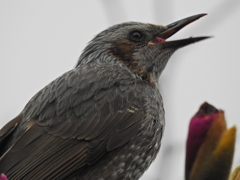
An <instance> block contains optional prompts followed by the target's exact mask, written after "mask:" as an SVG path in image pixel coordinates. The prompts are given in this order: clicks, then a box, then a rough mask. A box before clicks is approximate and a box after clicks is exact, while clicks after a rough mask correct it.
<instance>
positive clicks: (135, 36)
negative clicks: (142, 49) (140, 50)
mask: <svg viewBox="0 0 240 180" xmlns="http://www.w3.org/2000/svg"><path fill="white" fill-rule="evenodd" d="M130 38H131V39H132V40H133V41H141V40H142V38H143V34H142V33H141V32H139V31H133V32H131V33H130Z"/></svg>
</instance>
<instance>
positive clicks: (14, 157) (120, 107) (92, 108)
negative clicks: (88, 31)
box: [0, 14, 206, 180]
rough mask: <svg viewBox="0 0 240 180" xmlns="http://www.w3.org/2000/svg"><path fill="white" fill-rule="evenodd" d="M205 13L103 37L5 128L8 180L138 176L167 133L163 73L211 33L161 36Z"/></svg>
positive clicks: (0, 146)
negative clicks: (186, 48)
mask: <svg viewBox="0 0 240 180" xmlns="http://www.w3.org/2000/svg"><path fill="white" fill-rule="evenodd" d="M201 16H203V14H201V15H197V16H194V17H190V18H191V19H188V21H187V22H184V23H185V24H184V23H183V21H179V22H181V23H182V24H181V23H179V24H177V25H174V26H173V25H172V24H171V25H169V26H158V25H152V24H144V23H136V22H130V23H123V24H119V25H115V26H113V27H110V28H109V29H107V30H105V31H103V32H101V33H100V34H98V35H97V36H96V37H95V38H94V39H93V40H92V41H91V42H90V43H89V44H88V46H87V47H86V48H85V50H84V51H83V53H82V55H81V56H80V58H79V61H78V63H77V65H76V67H75V68H74V69H72V70H70V71H68V72H66V73H65V74H63V75H62V76H60V77H59V78H57V79H56V80H54V81H53V82H51V83H50V84H48V85H47V86H46V87H44V88H43V89H42V90H40V91H39V92H38V93H37V94H36V95H35V96H34V97H33V98H32V99H31V100H30V101H29V102H28V104H27V105H26V106H25V108H24V109H23V111H22V112H21V113H20V114H19V115H18V116H17V117H16V118H14V119H13V120H12V121H10V122H9V123H8V124H7V125H6V126H4V127H3V128H2V129H1V131H0V157H1V158H0V173H5V174H6V175H7V177H8V178H9V179H10V180H14V179H16V180H19V179H68V180H75V179H76V180H77V179H81V180H89V179H98V180H101V179H104V180H107V179H109V180H110V179H111V180H112V179H116V180H118V179H119V180H123V179H139V178H140V177H141V175H142V174H143V173H144V171H145V170H146V169H147V168H148V167H149V166H150V164H151V162H152V161H153V160H154V159H155V157H156V155H157V152H158V151H159V148H160V144H161V138H162V133H163V130H164V109H163V103H162V98H161V95H160V92H159V88H158V87H159V84H158V79H159V76H160V74H161V72H162V70H163V69H164V67H165V66H166V64H167V61H168V59H169V58H170V56H171V55H172V54H173V52H174V51H175V50H176V49H178V48H180V47H182V46H185V45H187V44H190V43H193V42H196V41H199V40H202V39H205V38H206V37H200V38H191V39H185V40H179V41H172V42H165V41H163V42H155V41H157V40H159V39H158V38H157V37H162V40H164V39H166V38H168V37H169V36H171V35H172V34H174V33H175V32H171V33H169V32H170V31H169V30H171V28H173V27H174V29H176V31H178V30H179V29H180V28H182V27H183V25H184V26H185V25H186V24H188V23H190V22H192V21H193V20H196V19H198V18H199V17H201ZM180 25H181V27H180ZM179 27H180V28H179ZM134 33H135V34H134ZM136 33H138V34H136ZM165 36H166V37H165ZM156 38H157V39H156Z"/></svg>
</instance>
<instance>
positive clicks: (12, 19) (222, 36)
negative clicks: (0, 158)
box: [0, 0, 240, 180]
mask: <svg viewBox="0 0 240 180" xmlns="http://www.w3.org/2000/svg"><path fill="white" fill-rule="evenodd" d="M199 13H208V16H205V17H203V18H201V19H200V20H198V21H196V22H194V23H193V24H191V25H189V26H188V27H186V28H184V29H183V30H181V31H180V32H179V33H177V34H176V35H174V36H173V37H172V38H171V39H178V38H187V37H190V36H203V35H211V36H214V38H211V39H209V40H205V41H202V42H199V43H196V44H193V45H190V46H187V47H185V48H183V49H181V50H179V51H177V52H176V53H175V54H174V55H173V56H172V58H171V60H170V62H169V64H168V65H167V67H166V69H165V71H164V73H163V74H162V77H161V79H160V89H161V91H162V95H163V99H164V103H165V111H166V129H165V134H164V137H163V141H162V147H161V151H160V153H159V155H158V157H157V160H156V161H155V162H154V164H153V165H152V166H151V167H150V169H149V170H148V171H147V172H146V173H145V175H144V176H143V177H142V178H141V180H160V179H162V180H182V179H183V177H184V158H185V140H186V136H187V130H188V123H189V120H190V119H191V117H192V116H193V115H194V113H195V112H196V111H197V109H198V107H199V106H200V104H202V103H203V102H204V101H208V102H209V103H211V104H213V105H214V106H216V107H217V108H221V109H223V110H224V111H225V115H226V118H227V121H228V126H229V127H230V126H233V125H237V127H238V128H239V131H240V109H239V108H240V105H239V103H240V80H239V78H240V71H239V68H240V48H239V47H240V43H239V42H240V25H239V24H240V1H239V0H218V1H209V0H201V1H193V0H167V1H166V0H165V1H160V0H121V1H120V0H119V1H117V0H115V1H113V0H99V1H93V0H89V1H83V0H71V1H67V0H65V1H64V0H35V1H32V0H21V1H19V0H1V1H0V73H1V74H0V85H1V86H0V109H1V111H0V127H2V126H3V125H4V124H5V123H7V122H8V121H9V120H11V119H12V118H13V117H15V116H16V115H18V113H19V112H20V111H21V110H22V109H23V107H24V106H25V104H26V103H27V102H28V100H29V99H30V98H31V97H32V96H33V95H34V94H35V93H36V92H37V91H39V90H40V89H41V88H43V87H44V86H45V85H47V84H48V83H49V82H50V81H52V80H54V79H55V78H57V77H58V76H60V75H61V74H63V73H64V72H66V71H68V70H69V69H71V68H72V67H73V66H74V65H75V64H76V61H77V59H78V57H79V55H80V54H81V51H82V50H83V48H84V47H85V45H86V44H87V42H88V41H90V40H91V39H92V38H93V37H94V35H96V34H98V33H99V32H100V31H102V30H104V29H106V28H108V27H109V26H111V25H114V24H116V23H121V22H125V21H140V22H146V23H154V24H162V25H167V24H169V23H171V22H174V21H177V20H179V19H182V18H185V17H187V16H191V15H195V14H199ZM239 141H240V135H239V132H238V136H237V144H236V151H235V152H236V154H235V158H234V164H233V166H234V167H235V166H236V165H239V164H240V153H239V152H240V143H239Z"/></svg>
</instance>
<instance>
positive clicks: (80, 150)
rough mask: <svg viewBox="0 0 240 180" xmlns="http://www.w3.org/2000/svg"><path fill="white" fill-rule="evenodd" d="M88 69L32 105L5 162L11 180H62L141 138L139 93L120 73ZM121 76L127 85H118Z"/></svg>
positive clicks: (51, 88) (1, 168) (52, 87)
mask: <svg viewBox="0 0 240 180" xmlns="http://www.w3.org/2000/svg"><path fill="white" fill-rule="evenodd" d="M87 68H88V69H87V72H88V73H87V74H84V73H83V72H84V70H86V69H83V70H82V71H81V73H79V72H78V71H70V72H68V73H66V74H65V75H63V76H62V77H60V78H58V79H57V80H56V81H54V82H52V83H51V84H50V85H48V86H46V87H45V88H44V89H43V90H41V91H40V92H39V93H38V94H37V95H36V96H35V97H33V98H32V99H31V100H30V102H29V103H28V104H27V106H26V107H25V109H24V111H23V114H24V118H25V121H24V123H22V124H20V125H19V126H20V128H21V130H22V133H20V134H19V137H18V139H17V140H16V142H15V143H14V144H13V145H12V146H11V147H10V148H9V149H8V150H7V152H6V153H5V154H4V155H3V156H2V157H1V159H0V171H1V172H3V173H5V174H6V175H7V176H8V177H9V179H11V180H14V179H39V178H40V179H62V178H64V177H65V176H66V175H69V174H71V173H73V172H74V171H76V170H78V169H80V168H82V167H84V166H87V165H91V164H94V163H96V161H98V160H99V159H100V158H101V157H102V156H104V154H105V153H106V152H108V151H112V150H114V149H116V148H118V147H121V146H122V145H124V144H125V143H127V142H129V141H130V140H131V139H132V138H133V137H134V136H135V135H136V134H137V133H138V131H139V128H140V126H141V122H142V120H143V118H144V117H145V111H144V101H143V98H139V94H141V92H139V91H137V89H138V88H137V87H136V89H131V88H130V89H129V84H127V82H128V81H129V79H128V78H129V77H127V76H126V77H124V76H123V75H122V73H120V72H117V70H116V71H115V72H114V73H112V70H111V72H109V73H110V74H114V76H115V77H114V78H113V77H111V76H109V74H107V73H108V72H105V73H104V74H105V75H101V76H100V75H99V76H98V74H97V73H98V72H99V71H96V70H95V71H94V69H95V68H91V67H87ZM104 69H106V68H104ZM93 76H96V77H97V78H93V79H97V80H95V81H97V82H101V84H99V83H98V84H97V82H94V81H93V80H92V79H91V78H90V77H93ZM118 76H119V77H118ZM120 76H121V81H122V82H124V83H122V82H120V84H119V82H118V83H116V82H114V79H115V78H116V79H119V78H120ZM69 78H70V79H69ZM83 83H85V84H83ZM121 83H122V84H121ZM136 86H137V85H136ZM140 97H141V96H140Z"/></svg>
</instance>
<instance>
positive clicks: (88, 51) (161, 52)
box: [77, 14, 208, 80]
mask: <svg viewBox="0 0 240 180" xmlns="http://www.w3.org/2000/svg"><path fill="white" fill-rule="evenodd" d="M204 15H206V14H199V15H195V16H191V17H188V18H185V19H182V20H180V21H177V22H174V23H171V24H169V25H167V26H161V25H153V24H145V23H139V22H128V23H122V24H117V25H114V26H112V27H110V28H108V29H106V30H104V31H102V32H101V33H99V34H98V35H97V36H96V37H95V38H94V39H93V40H92V41H91V42H90V43H89V44H88V46H87V47H86V48H85V50H84V51H83V53H82V55H81V56H80V59H79V61H78V64H77V66H81V65H84V64H88V63H108V64H111V63H113V64H114V63H118V64H119V63H120V65H123V66H126V67H127V68H129V69H130V70H131V71H134V72H135V73H137V74H138V75H140V77H142V78H150V77H151V78H154V79H155V80H157V79H158V78H159V76H160V74H161V72H162V71H163V69H164V68H165V66H166V64H167V62H168V59H169V58H170V56H171V55H172V54H173V53H174V51H176V50H177V49H179V48H181V47H183V46H186V45H188V44H191V43H194V42H197V41H200V40H203V39H206V38H208V37H190V38H187V39H181V40H175V41H166V39H167V38H169V37H170V36H172V35H173V34H175V33H176V32H177V31H179V30H180V29H182V28H183V27H184V26H186V25H188V24H189V23H191V22H193V21H195V20H197V19H199V18H200V17H202V16H204Z"/></svg>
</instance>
